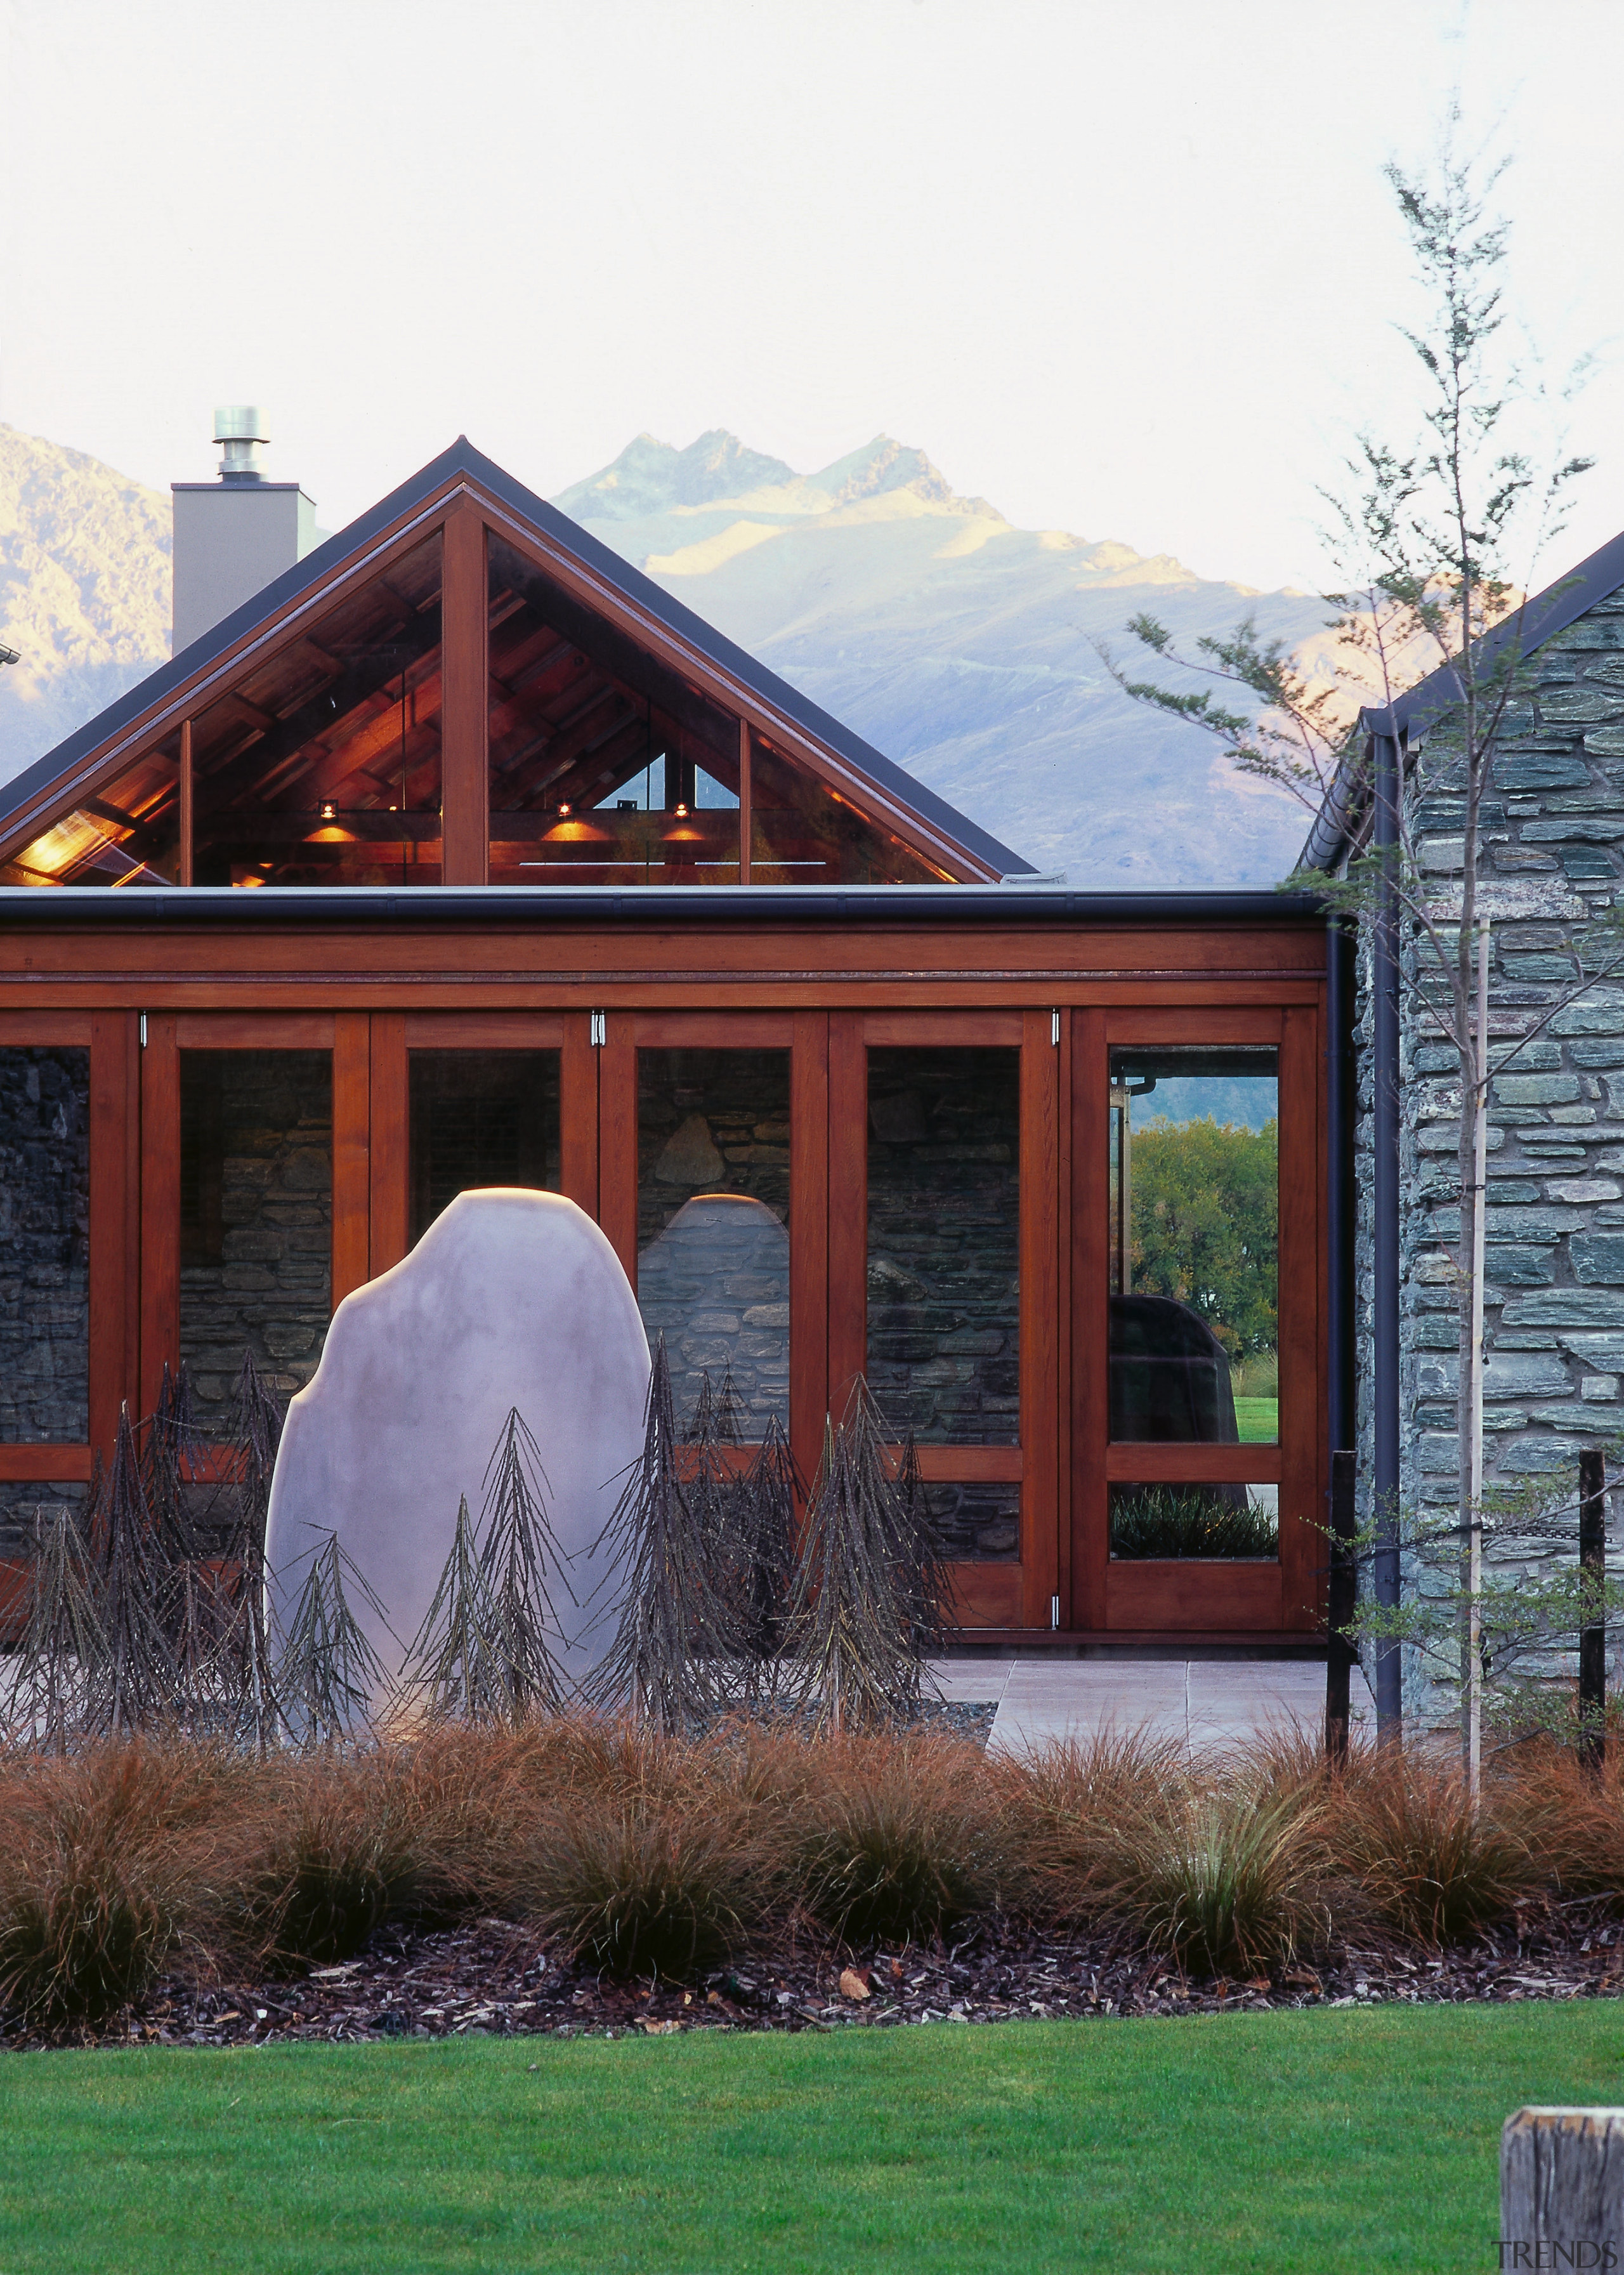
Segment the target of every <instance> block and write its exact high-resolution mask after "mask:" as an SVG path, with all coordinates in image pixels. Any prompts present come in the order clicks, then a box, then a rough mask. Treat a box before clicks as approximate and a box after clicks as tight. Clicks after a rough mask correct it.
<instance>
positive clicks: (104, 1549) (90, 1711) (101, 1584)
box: [84, 1405, 185, 1737]
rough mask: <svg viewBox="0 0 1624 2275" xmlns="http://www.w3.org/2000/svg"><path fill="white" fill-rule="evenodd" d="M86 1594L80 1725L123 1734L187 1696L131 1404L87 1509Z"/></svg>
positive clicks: (93, 1731)
mask: <svg viewBox="0 0 1624 2275" xmlns="http://www.w3.org/2000/svg"><path fill="white" fill-rule="evenodd" d="M89 1531H90V1551H91V1553H90V1568H91V1599H92V1601H93V1602H94V1606H95V1612H96V1629H97V1632H98V1636H99V1640H100V1645H101V1648H100V1651H99V1652H98V1654H97V1656H96V1657H95V1658H94V1659H92V1660H91V1661H90V1662H89V1664H88V1665H87V1668H86V1674H87V1683H86V1697H85V1713H84V1727H85V1729H86V1731H87V1734H88V1735H94V1736H99V1737H100V1736H106V1737H125V1736H127V1735H130V1734H131V1733H132V1732H133V1731H136V1730H140V1729H142V1728H144V1727H147V1726H148V1725H149V1724H151V1723H154V1722H157V1721H161V1720H163V1719H167V1718H169V1717H170V1716H171V1715H173V1714H174V1713H176V1712H178V1710H179V1709H180V1708H181V1706H182V1704H183V1703H184V1696H185V1694H184V1688H183V1685H182V1682H181V1677H180V1671H179V1669H178V1667H177V1665H176V1661H175V1653H174V1649H173V1645H172V1644H171V1641H170V1625H169V1617H168V1614H169V1608H170V1607H169V1597H170V1567H169V1563H168V1561H167V1560H166V1558H165V1556H164V1554H163V1549H162V1543H161V1541H160V1539H159V1538H158V1533H157V1528H156V1526H155V1524H154V1523H153V1519H152V1512H151V1511H150V1510H149V1508H147V1496H146V1493H145V1492H144V1491H143V1489H142V1485H141V1464H140V1462H139V1460H138V1459H137V1457H136V1451H135V1432H133V1430H132V1428H131V1426H130V1410H129V1408H128V1406H126V1405H121V1406H120V1408H119V1410H118V1432H117V1437H116V1438H115V1440H114V1441H113V1458H112V1461H111V1463H110V1465H109V1466H108V1468H107V1470H105V1472H104V1473H103V1475H102V1480H101V1485H100V1490H99V1491H98V1492H97V1493H96V1494H95V1496H94V1500H93V1502H92V1505H91V1510H90V1521H89Z"/></svg>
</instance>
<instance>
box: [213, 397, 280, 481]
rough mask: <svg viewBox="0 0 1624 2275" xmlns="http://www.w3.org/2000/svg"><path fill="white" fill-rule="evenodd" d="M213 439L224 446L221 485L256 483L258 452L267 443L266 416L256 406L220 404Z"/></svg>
mask: <svg viewBox="0 0 1624 2275" xmlns="http://www.w3.org/2000/svg"><path fill="white" fill-rule="evenodd" d="M269 441H270V436H269V435H268V434H267V433H266V431H265V413H264V412H263V411H262V410H261V407H260V405H259V404H257V403H220V404H215V442H223V443H224V445H225V456H224V457H223V459H222V460H221V462H220V479H221V480H222V481H223V482H257V481H258V480H260V479H261V475H260V459H259V449H260V445H261V442H269Z"/></svg>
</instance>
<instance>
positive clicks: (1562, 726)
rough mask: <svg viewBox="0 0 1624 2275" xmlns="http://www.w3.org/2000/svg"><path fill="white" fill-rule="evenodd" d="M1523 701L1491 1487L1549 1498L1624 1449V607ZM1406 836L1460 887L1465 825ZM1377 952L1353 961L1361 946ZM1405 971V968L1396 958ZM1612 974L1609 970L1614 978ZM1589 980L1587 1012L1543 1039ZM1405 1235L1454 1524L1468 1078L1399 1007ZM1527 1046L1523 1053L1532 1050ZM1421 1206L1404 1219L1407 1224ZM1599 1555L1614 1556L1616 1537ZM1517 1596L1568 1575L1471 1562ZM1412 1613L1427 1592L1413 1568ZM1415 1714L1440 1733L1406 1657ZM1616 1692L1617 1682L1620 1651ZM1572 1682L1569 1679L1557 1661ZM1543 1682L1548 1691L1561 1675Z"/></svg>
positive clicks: (1510, 745) (1452, 802)
mask: <svg viewBox="0 0 1624 2275" xmlns="http://www.w3.org/2000/svg"><path fill="white" fill-rule="evenodd" d="M1530 681H1531V683H1532V684H1531V688H1530V699H1529V700H1528V701H1527V702H1525V703H1523V704H1522V705H1520V706H1519V707H1518V708H1517V710H1516V711H1515V713H1514V715H1512V717H1511V718H1510V719H1509V720H1508V722H1507V732H1506V733H1505V735H1504V736H1503V737H1502V740H1501V743H1500V745H1499V749H1498V751H1497V752H1496V755H1495V759H1494V762H1493V770H1492V796H1491V797H1490V798H1489V799H1488V800H1486V801H1485V806H1484V839H1485V843H1484V849H1483V857H1482V866H1481V870H1480V890H1481V896H1482V904H1483V907H1484V911H1485V913H1486V914H1488V915H1489V916H1490V917H1491V918H1492V926H1493V929H1492V947H1493V957H1492V971H1491V989H1490V1014H1491V1032H1492V1047H1493V1050H1494V1053H1495V1055H1496V1056H1497V1057H1498V1056H1499V1055H1500V1054H1502V1053H1503V1052H1504V1051H1505V1050H1506V1049H1507V1047H1509V1046H1511V1045H1512V1044H1514V1041H1515V1039H1516V1038H1517V1037H1518V1036H1519V1035H1524V1036H1528V1037H1529V1039H1528V1040H1527V1041H1525V1042H1524V1043H1523V1044H1522V1048H1521V1049H1520V1050H1519V1051H1517V1053H1516V1055H1515V1058H1514V1061H1513V1062H1512V1063H1511V1064H1510V1065H1509V1066H1508V1068H1507V1071H1506V1072H1505V1073H1503V1074H1502V1075H1500V1076H1499V1077H1498V1079H1497V1080H1496V1081H1495V1083H1494V1085H1493V1088H1492V1102H1491V1110H1490V1124H1491V1126H1490V1131H1489V1141H1488V1143H1489V1153H1488V1195H1487V1216H1486V1223H1485V1235H1486V1243H1487V1245H1486V1288H1485V1337H1484V1342H1485V1349H1486V1351H1487V1353H1488V1360H1487V1366H1486V1370H1485V1380H1484V1424H1485V1447H1484V1467H1485V1475H1486V1478H1487V1480H1488V1482H1489V1484H1490V1485H1495V1484H1499V1485H1519V1484H1522V1483H1525V1482H1527V1481H1530V1480H1533V1481H1536V1482H1545V1483H1550V1484H1552V1485H1555V1484H1557V1483H1558V1482H1559V1481H1561V1480H1564V1479H1572V1478H1575V1475H1576V1459H1577V1455H1578V1454H1579V1452H1580V1450H1581V1448H1582V1447H1587V1446H1598V1445H1599V1446H1604V1447H1605V1446H1608V1445H1610V1444H1611V1442H1612V1441H1613V1439H1614V1438H1615V1436H1616V1435H1617V1434H1618V1433H1619V1432H1620V1431H1624V1401H1621V1399H1620V1383H1621V1381H1624V935H1620V934H1619V933H1615V932H1614V931H1613V909H1614V905H1615V902H1616V901H1617V900H1618V896H1619V891H1620V879H1621V877H1624V861H1621V858H1620V857H1621V852H1624V591H1620V592H1619V593H1614V594H1613V595H1612V596H1611V597H1610V598H1609V599H1607V600H1605V601H1601V602H1600V603H1598V605H1597V606H1595V607H1593V608H1591V609H1590V611H1589V612H1588V613H1587V614H1586V615H1585V616H1582V618H1580V619H1579V620H1578V621H1577V622H1576V623H1575V624H1572V625H1570V626H1568V627H1567V630H1566V631H1561V632H1559V633H1558V634H1556V635H1555V637H1554V638H1553V639H1551V640H1549V641H1547V642H1546V643H1545V645H1544V646H1542V647H1541V648H1540V649H1539V651H1538V652H1537V655H1536V656H1535V657H1534V658H1532V659H1531V663H1530ZM1413 826H1414V828H1415V831H1416V839H1417V844H1418V850H1420V854H1421V858H1422V859H1423V861H1424V863H1425V865H1427V866H1428V867H1429V868H1431V870H1432V871H1433V872H1434V873H1436V874H1437V875H1438V877H1439V883H1440V886H1443V885H1446V881H1447V879H1448V877H1449V875H1450V874H1451V873H1452V872H1454V873H1458V870H1459V865H1460V855H1461V837H1460V830H1461V802H1460V800H1459V799H1458V797H1451V796H1450V795H1449V794H1448V791H1447V789H1446V788H1445V789H1442V790H1440V789H1439V788H1438V787H1436V786H1435V785H1427V784H1425V783H1424V785H1423V790H1422V795H1421V799H1420V803H1419V804H1418V805H1417V806H1416V809H1415V813H1414V817H1413ZM1367 945H1368V944H1367ZM1407 952H1408V953H1409V956H1410V957H1411V958H1412V964H1411V969H1412V971H1413V970H1414V969H1415V965H1414V961H1413V959H1414V958H1415V956H1416V955H1417V953H1418V952H1419V951H1418V950H1417V949H1416V943H1415V942H1414V941H1411V942H1410V943H1409V947H1408V950H1407ZM1615 967H1616V968H1615ZM1587 976H1588V978H1589V980H1590V984H1589V985H1588V986H1586V987H1585V988H1584V990H1583V993H1582V994H1581V995H1580V996H1579V998H1578V1000H1576V1001H1574V1002H1572V1003H1571V1004H1568V1005H1567V1008H1564V1009H1557V1010H1556V1011H1555V1013H1554V1016H1551V1017H1548V1020H1547V1021H1546V1024H1544V1025H1539V1024H1538V1023H1539V1022H1540V1021H1541V1019H1542V1018H1543V1017H1545V1015H1546V1014H1548V1013H1550V1011H1551V1007H1552V1004H1557V1003H1560V1001H1562V999H1563V998H1564V997H1565V996H1567V995H1568V994H1571V993H1572V992H1573V990H1574V988H1575V984H1576V983H1578V982H1579V981H1580V980H1582V979H1585V978H1586V977H1587ZM1360 977H1361V992H1360V1001H1359V1006H1358V1012H1359V1029H1358V1035H1359V1041H1360V1045H1361V1049H1360V1068H1359V1089H1358V1108H1357V1112H1358V1147H1357V1156H1356V1166H1357V1176H1358V1210H1359V1227H1360V1241H1359V1270H1358V1282H1357V1296H1356V1301H1357V1304H1358V1326H1359V1334H1358V1348H1359V1349H1360V1350H1361V1351H1362V1352H1363V1353H1364V1354H1366V1355H1367V1364H1368V1354H1369V1352H1370V1349H1371V1341H1370V1334H1369V1328H1370V1321H1371V1278H1370V1267H1371V1244H1370V1169H1371V1154H1370V1138H1371V1130H1370V1114H1371V1063H1370V1057H1369V1041H1370V1013H1369V968H1368V955H1367V956H1364V957H1362V959H1361V974H1360ZM1401 1004H1402V1011H1401V1030H1402V1034H1401V1108H1402V1112H1401V1149H1402V1150H1401V1194H1402V1196H1403V1198H1404V1200H1405V1203H1406V1206H1404V1207H1403V1208H1402V1210H1401V1227H1402V1229H1401V1243H1402V1247H1401V1271H1402V1281H1401V1307H1402V1310H1401V1319H1402V1342H1403V1372H1402V1386H1403V1390H1402V1394H1403V1422H1404V1429H1403V1442H1402V1459H1403V1485H1402V1494H1403V1499H1404V1501H1405V1504H1406V1506H1407V1508H1409V1509H1410V1510H1412V1511H1418V1512H1423V1513H1424V1512H1426V1511H1429V1510H1431V1511H1432V1512H1434V1513H1443V1512H1446V1511H1447V1510H1449V1509H1451V1508H1454V1507H1457V1506H1458V1494H1459V1485H1458V1476H1457V1463H1456V1439H1455V1409H1454V1388H1455V1383H1456V1379H1457V1372H1458V1365H1457V1357H1456V1337H1457V1311H1456V1303H1455V1296H1454V1284H1453V1282H1454V1260H1453V1253H1452V1250H1451V1247H1450V1246H1449V1243H1451V1242H1452V1241H1453V1239H1454V1235H1455V1233H1456V1230H1457V1228H1458V1223H1459V1208H1458V1185H1457V1183H1456V1178H1457V1171H1456V1166H1455V1149H1456V1145H1457V1135H1458V1128H1459V1114H1460V1089H1459V1069H1458V1062H1457V1060H1456V1057H1455V1054H1454V1050H1453V1048H1452V1047H1448V1046H1447V1045H1446V1044H1443V1043H1441V1042H1439V1040H1437V1039H1436V1038H1435V1036H1434V1035H1432V1034H1430V1033H1429V1032H1427V1031H1426V1029H1425V1027H1424V1023H1423V1021H1422V1020H1421V1018H1420V1017H1418V1016H1417V1012H1416V999H1415V997H1414V995H1413V994H1412V993H1411V992H1410V991H1409V989H1408V988H1406V989H1405V990H1404V991H1403V992H1402V994H1401ZM1536 1028H1537V1032H1533V1031H1534V1030H1535V1029H1536ZM1417 1205H1418V1206H1417ZM1361 1388H1362V1392H1363V1396H1362V1400H1361V1409H1362V1410H1361V1417H1360V1425H1359V1426H1360V1454H1361V1459H1360V1472H1361V1475H1362V1477H1363V1478H1368V1477H1369V1475H1370V1462H1369V1456H1370V1452H1371V1444H1370V1421H1369V1415H1370V1407H1369V1391H1370V1380H1369V1376H1368V1372H1367V1373H1366V1374H1365V1375H1364V1377H1363V1379H1362V1384H1361ZM1612 1536H1613V1537H1612V1546H1611V1549H1610V1554H1611V1555H1612V1556H1613V1558H1614V1559H1615V1560H1616V1558H1617V1557H1618V1556H1619V1554H1620V1535H1619V1528H1618V1526H1617V1523H1616V1522H1615V1523H1613V1528H1612ZM1485 1553H1486V1555H1487V1557H1488V1561H1489V1563H1490V1567H1491V1569H1492V1570H1493V1569H1494V1568H1496V1567H1498V1569H1499V1576H1501V1577H1504V1578H1508V1579H1514V1578H1515V1577H1517V1576H1520V1575H1525V1574H1528V1573H1530V1572H1533V1571H1536V1570H1538V1569H1540V1568H1542V1567H1544V1566H1545V1565H1548V1564H1549V1563H1550V1562H1551V1561H1554V1560H1555V1559H1556V1558H1557V1557H1560V1553H1562V1552H1560V1550H1557V1551H1551V1552H1546V1553H1540V1552H1538V1551H1537V1549H1534V1548H1530V1545H1529V1543H1528V1540H1527V1538H1526V1536H1524V1537H1523V1538H1521V1539H1515V1538H1511V1537H1510V1536H1509V1535H1507V1536H1506V1537H1503V1538H1502V1542H1501V1543H1500V1544H1498V1545H1497V1543H1496V1542H1495V1540H1494V1538H1493V1537H1492V1535H1491V1537H1490V1538H1489V1540H1488V1542H1487V1544H1486V1550H1485ZM1405 1584H1406V1591H1407V1594H1413V1593H1414V1592H1415V1591H1417V1590H1420V1591H1424V1590H1425V1588H1426V1587H1428V1586H1429V1585H1431V1586H1434V1587H1437V1588H1439V1589H1440V1590H1441V1589H1442V1587H1443V1585H1444V1582H1443V1580H1442V1578H1441V1576H1434V1577H1430V1576H1428V1575H1427V1574H1426V1573H1424V1572H1423V1571H1421V1570H1419V1569H1417V1568H1416V1567H1415V1566H1414V1565H1413V1564H1412V1565H1411V1566H1410V1567H1409V1569H1408V1570H1407V1572H1406V1575H1405ZM1407 1659H1408V1660H1409V1664H1408V1665H1407V1667H1406V1682H1407V1709H1408V1710H1409V1711H1410V1712H1416V1713H1418V1714H1419V1715H1421V1716H1422V1717H1424V1718H1427V1719H1439V1718H1442V1717H1444V1716H1446V1715H1447V1714H1449V1713H1451V1712H1453V1698H1452V1697H1451V1696H1450V1695H1449V1694H1448V1693H1447V1692H1446V1690H1442V1689H1435V1688H1432V1687H1430V1686H1429V1685H1428V1684H1427V1683H1426V1682H1425V1680H1424V1675H1423V1673H1422V1670H1421V1668H1420V1667H1419V1666H1418V1665H1417V1664H1416V1662H1415V1660H1414V1659H1413V1656H1412V1655H1410V1654H1407ZM1613 1660H1614V1663H1613V1668H1612V1671H1611V1674H1610V1678H1609V1679H1610V1681H1616V1680H1619V1679H1620V1677H1621V1676H1624V1659H1620V1655H1619V1653H1618V1652H1617V1651H1615V1652H1614V1654H1613ZM1567 1667H1568V1671H1570V1672H1571V1656H1570V1657H1569V1659H1568V1661H1567ZM1550 1671H1551V1672H1552V1673H1558V1672H1560V1671H1561V1667H1560V1662H1559V1661H1558V1659H1556V1658H1555V1657H1554V1656H1553V1658H1552V1661H1551V1662H1550Z"/></svg>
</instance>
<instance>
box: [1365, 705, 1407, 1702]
mask: <svg viewBox="0 0 1624 2275" xmlns="http://www.w3.org/2000/svg"><path fill="white" fill-rule="evenodd" d="M1371 759H1372V775H1371V789H1372V792H1373V795H1374V802H1375V814H1374V821H1375V848H1376V851H1377V854H1378V855H1379V857H1381V858H1382V859H1383V861H1384V864H1385V865H1386V874H1385V875H1384V876H1383V879H1382V881H1381V885H1380V890H1379V901H1378V904H1377V911H1376V921H1375V925H1374V926H1373V932H1372V950H1373V958H1372V972H1371V979H1372V983H1373V987H1374V994H1375V1001H1374V1003H1373V1006H1372V1009H1373V1013H1374V1019H1373V1025H1374V1033H1373V1036H1372V1045H1373V1049H1372V1056H1373V1059H1374V1062H1375V1063H1374V1069H1373V1071H1374V1075H1375V1082H1374V1085H1373V1087H1374V1098H1373V1117H1372V1130H1371V1143H1372V1151H1373V1154H1374V1160H1373V1162H1372V1170H1373V1176H1372V1191H1371V1216H1372V1223H1371V1235H1372V1238H1371V1272H1372V1280H1373V1286H1372V1289H1371V1294H1372V1297H1373V1303H1372V1312H1373V1316H1372V1319H1371V1361H1372V1369H1371V1372H1372V1375H1373V1382H1372V1387H1371V1406H1372V1413H1371V1420H1372V1424H1373V1437H1374V1445H1373V1448H1372V1460H1371V1496H1372V1515H1373V1517H1374V1519H1375V1524H1376V1565H1375V1576H1374V1577H1375V1590H1376V1601H1377V1602H1378V1604H1379V1605H1381V1606H1384V1607H1388V1608H1391V1607H1395V1606H1397V1604H1398V1600H1399V1484H1400V1477H1399V1412H1400V1399H1399V961H1398V958H1399V925H1398V898H1397V894H1396V892H1395V890H1394V874H1393V870H1392V866H1391V865H1393V864H1394V863H1396V861H1397V858H1398V852H1397V848H1398V835H1399V833H1398V801H1399V798H1400V797H1401V794H1402V775H1401V753H1400V746H1399V741H1398V737H1397V736H1396V735H1395V734H1391V733H1389V734H1378V735H1377V736H1376V737H1374V738H1373V744H1372V749H1371ZM1403 1712H1404V1707H1403V1692H1402V1687H1401V1661H1400V1656H1399V1646H1398V1644H1397V1643H1396V1642H1393V1641H1383V1642H1381V1643H1379V1644H1378V1645H1377V1649H1376V1730H1377V1735H1378V1737H1379V1738H1381V1739H1384V1740H1385V1739H1388V1738H1397V1737H1398V1736H1399V1735H1401V1730H1402V1727H1403Z"/></svg>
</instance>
